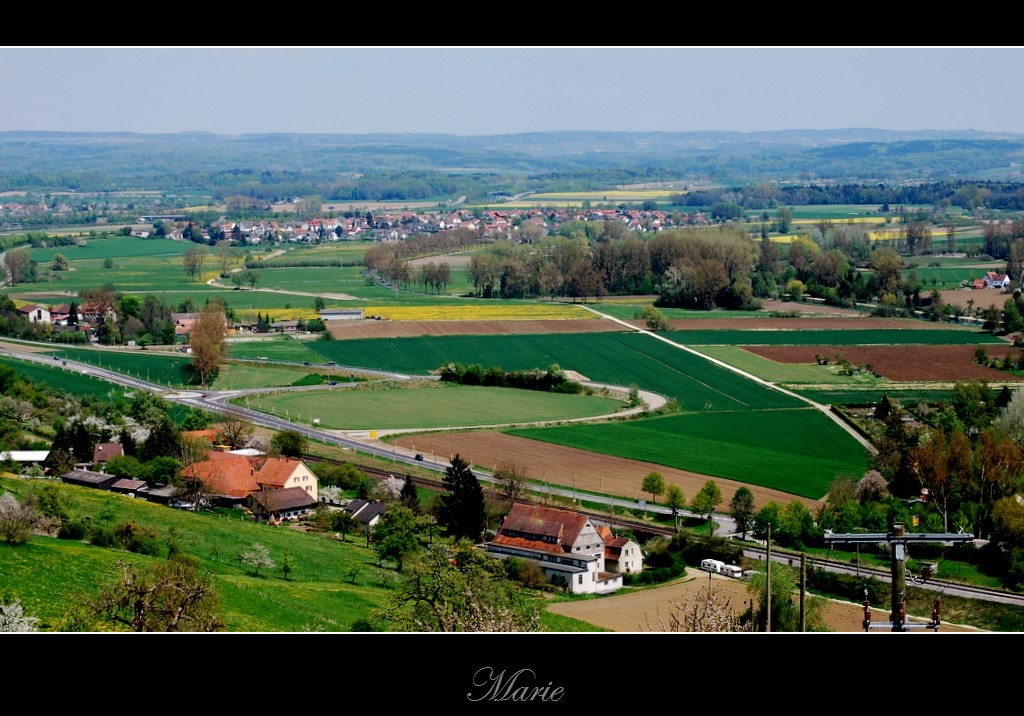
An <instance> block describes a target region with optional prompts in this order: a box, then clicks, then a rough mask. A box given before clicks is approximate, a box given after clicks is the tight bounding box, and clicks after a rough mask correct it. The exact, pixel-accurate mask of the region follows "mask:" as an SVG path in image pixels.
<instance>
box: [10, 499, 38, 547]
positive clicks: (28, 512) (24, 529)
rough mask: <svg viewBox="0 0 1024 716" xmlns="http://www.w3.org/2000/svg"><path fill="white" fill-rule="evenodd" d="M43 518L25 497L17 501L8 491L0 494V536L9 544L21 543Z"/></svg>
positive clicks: (25, 540)
mask: <svg viewBox="0 0 1024 716" xmlns="http://www.w3.org/2000/svg"><path fill="white" fill-rule="evenodd" d="M42 519H43V515H42V513H41V512H39V510H37V509H36V508H35V507H34V506H33V505H32V501H31V500H30V499H28V498H26V499H25V500H23V501H18V498H16V497H15V496H14V495H12V494H11V493H10V492H5V493H4V494H2V495H0V537H3V538H4V540H5V541H6V542H8V543H9V544H22V543H24V542H27V541H28V538H29V535H31V534H32V530H33V529H35V527H36V525H38V524H39V523H40V522H41V520H42Z"/></svg>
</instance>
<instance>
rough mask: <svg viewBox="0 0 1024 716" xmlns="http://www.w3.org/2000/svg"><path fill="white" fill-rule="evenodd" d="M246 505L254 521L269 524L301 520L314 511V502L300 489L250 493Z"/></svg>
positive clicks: (287, 488) (288, 488)
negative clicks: (262, 521)
mask: <svg viewBox="0 0 1024 716" xmlns="http://www.w3.org/2000/svg"><path fill="white" fill-rule="evenodd" d="M246 504H247V505H248V507H249V509H250V510H252V514H253V517H255V518H256V520H266V521H267V522H269V523H270V524H280V523H281V522H282V521H284V520H298V519H302V518H303V517H306V516H307V515H309V513H310V512H311V511H312V510H314V509H316V500H315V499H314V498H312V497H310V496H309V493H308V492H306V491H305V490H303V489H302V488H301V487H286V488H283V489H280V490H261V491H258V492H251V493H249V497H248V498H247V501H246Z"/></svg>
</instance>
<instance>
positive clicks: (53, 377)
mask: <svg viewBox="0 0 1024 716" xmlns="http://www.w3.org/2000/svg"><path fill="white" fill-rule="evenodd" d="M0 364H2V365H7V366H10V367H11V368H13V369H14V370H15V371H16V372H17V373H18V374H19V375H20V376H22V377H24V378H26V379H28V380H31V381H34V382H38V383H46V384H47V385H49V386H50V388H52V389H53V390H58V391H60V390H63V391H65V392H67V393H70V394H72V395H88V396H93V397H97V398H117V397H123V396H124V394H125V392H126V391H128V392H132V391H130V389H128V388H124V387H122V386H120V385H114V384H113V383H108V382H107V381H105V380H100V379H98V378H92V377H89V376H87V375H81V374H80V373H74V372H71V371H68V370H65V369H64V368H62V367H61V366H60V363H57V362H55V364H54V365H52V366H51V365H49V364H46V365H40V364H38V363H32V362H30V361H23V360H17V359H15V358H7V357H3V356H0Z"/></svg>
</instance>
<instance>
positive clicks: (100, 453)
mask: <svg viewBox="0 0 1024 716" xmlns="http://www.w3.org/2000/svg"><path fill="white" fill-rule="evenodd" d="M120 455H124V446H123V445H121V443H99V444H98V445H97V446H96V448H95V449H94V450H93V451H92V462H93V464H96V463H98V462H106V461H107V460H109V459H110V458H112V457H118V456H120Z"/></svg>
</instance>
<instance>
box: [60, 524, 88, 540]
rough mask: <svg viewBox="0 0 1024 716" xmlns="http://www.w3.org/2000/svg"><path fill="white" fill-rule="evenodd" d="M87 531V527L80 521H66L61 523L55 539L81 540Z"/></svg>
mask: <svg viewBox="0 0 1024 716" xmlns="http://www.w3.org/2000/svg"><path fill="white" fill-rule="evenodd" d="M88 530H89V528H88V526H87V525H86V524H85V523H84V522H82V520H68V521H66V522H63V523H61V526H60V529H59V530H58V531H57V537H58V539H70V540H83V539H85V535H86V533H87V532H88Z"/></svg>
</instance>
